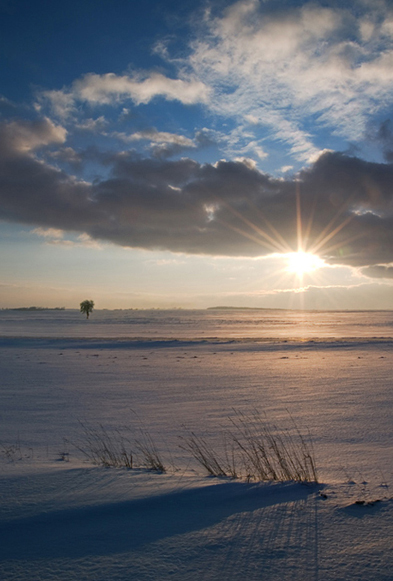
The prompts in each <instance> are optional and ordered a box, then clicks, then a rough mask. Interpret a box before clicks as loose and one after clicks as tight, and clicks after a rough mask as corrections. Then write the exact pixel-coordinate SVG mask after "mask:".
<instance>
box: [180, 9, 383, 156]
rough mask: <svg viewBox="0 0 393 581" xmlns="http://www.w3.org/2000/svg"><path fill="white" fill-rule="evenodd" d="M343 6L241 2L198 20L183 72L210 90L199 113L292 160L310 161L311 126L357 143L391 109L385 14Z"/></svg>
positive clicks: (313, 149)
mask: <svg viewBox="0 0 393 581" xmlns="http://www.w3.org/2000/svg"><path fill="white" fill-rule="evenodd" d="M351 4H353V3H350V5H349V6H348V7H346V6H345V5H344V4H339V3H337V2H330V3H329V2H328V3H324V6H319V5H318V4H316V3H313V2H310V3H305V4H304V3H302V4H301V5H300V6H286V7H285V10H283V9H282V6H281V9H280V6H279V5H277V3H276V2H273V1H265V2H259V1H258V0H243V1H240V2H237V3H235V4H232V5H231V6H229V7H227V8H226V9H225V10H224V11H223V12H222V13H221V14H219V15H218V16H217V15H216V14H214V13H212V12H211V11H207V12H206V16H205V19H204V20H203V22H202V24H201V25H200V29H199V33H198V34H197V36H196V39H195V40H194V41H193V42H192V45H191V53H190V56H189V59H188V65H189V66H190V68H191V71H192V73H193V74H194V75H195V78H198V79H200V80H201V81H202V82H203V83H204V84H206V85H208V86H209V87H211V89H212V93H211V96H210V99H209V102H208V106H209V107H210V108H211V109H212V110H213V111H214V112H215V113H217V114H220V115H226V116H231V117H233V118H236V119H240V120H244V121H247V122H248V123H251V124H253V125H255V126H256V125H258V124H259V125H260V126H264V127H267V128H268V130H269V132H270V136H271V137H272V138H274V139H277V140H279V141H281V142H283V143H286V144H287V146H288V147H289V148H290V151H291V153H292V155H293V156H295V157H296V158H297V159H298V160H303V161H308V160H309V159H310V157H311V156H313V155H315V154H316V153H318V148H316V146H315V145H314V137H313V135H312V133H311V132H310V127H313V126H315V125H316V126H318V127H319V128H321V127H322V128H330V129H331V131H333V133H334V134H335V135H339V136H341V137H344V138H346V139H348V140H351V141H357V140H361V139H362V138H363V135H364V130H365V127H366V124H367V121H368V119H369V118H370V115H373V114H375V113H376V112H377V111H378V110H383V109H384V108H385V107H386V105H387V104H391V103H392V89H393V11H392V8H391V7H390V6H389V4H387V3H383V2H382V3H380V2H378V3H362V2H356V10H355V9H353V8H354V7H353V6H351ZM329 5H330V6H329ZM311 131H312V130H311Z"/></svg>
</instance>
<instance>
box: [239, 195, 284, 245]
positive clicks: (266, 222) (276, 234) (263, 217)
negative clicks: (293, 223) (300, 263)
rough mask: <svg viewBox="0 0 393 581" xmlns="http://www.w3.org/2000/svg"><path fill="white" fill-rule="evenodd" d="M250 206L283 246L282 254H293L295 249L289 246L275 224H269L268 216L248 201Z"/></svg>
mask: <svg viewBox="0 0 393 581" xmlns="http://www.w3.org/2000/svg"><path fill="white" fill-rule="evenodd" d="M248 205H249V206H250V208H251V209H252V210H253V211H254V212H255V213H256V214H258V215H259V216H260V217H261V218H262V220H263V221H264V222H265V224H266V226H267V227H268V228H269V230H270V231H271V232H272V233H273V234H274V235H275V236H276V238H277V241H278V242H279V243H281V245H282V249H280V251H281V252H282V251H283V252H293V248H291V247H290V246H289V244H288V242H287V241H286V240H285V239H284V237H283V236H281V234H280V233H279V232H278V230H277V229H276V228H275V227H274V226H273V224H272V223H271V222H269V220H268V219H267V218H266V216H265V215H264V213H263V212H262V211H261V210H260V209H259V208H257V206H256V205H255V204H253V203H252V202H251V201H250V200H248Z"/></svg>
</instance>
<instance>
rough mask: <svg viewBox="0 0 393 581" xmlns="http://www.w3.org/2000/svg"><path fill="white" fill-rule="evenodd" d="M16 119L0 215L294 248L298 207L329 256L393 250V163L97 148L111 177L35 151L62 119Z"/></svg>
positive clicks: (141, 244) (204, 249)
mask: <svg viewBox="0 0 393 581" xmlns="http://www.w3.org/2000/svg"><path fill="white" fill-rule="evenodd" d="M10 125H11V124H8V125H7V124H6V125H3V126H1V125H0V150H1V151H5V152H7V155H4V156H1V157H0V219H3V220H5V221H9V222H19V223H25V224H31V225H34V226H35V227H38V228H40V229H41V230H38V231H36V233H37V232H39V233H41V235H45V232H48V230H46V229H48V228H49V229H55V231H57V230H61V231H66V232H71V233H75V234H76V235H81V234H83V235H87V236H89V237H90V239H94V240H106V241H111V242H113V243H115V244H119V245H122V246H129V247H134V248H145V249H160V250H169V251H174V252H184V253H192V254H207V255H223V256H265V255H268V254H271V253H273V252H282V253H285V252H288V251H290V250H296V249H297V247H298V234H299V230H298V226H297V222H298V221H297V214H296V212H297V208H300V209H301V222H302V244H303V246H304V249H305V250H313V251H314V252H316V253H317V254H318V255H319V256H321V257H322V258H324V259H325V260H326V261H327V262H328V263H330V264H345V265H349V266H356V267H367V266H373V265H381V264H390V263H391V262H393V192H392V188H391V184H392V183H393V165H390V164H377V163H370V162H365V161H363V160H361V159H359V158H356V157H349V156H346V155H344V154H340V153H332V152H325V153H324V154H323V155H321V156H320V157H319V159H318V160H317V161H316V162H315V163H314V164H313V165H312V166H311V167H308V168H306V169H303V170H302V171H301V172H299V173H298V174H297V175H296V176H294V177H291V176H290V177H288V178H287V179H286V178H283V177H281V178H274V177H272V176H271V175H269V174H265V173H262V172H261V171H259V170H258V169H257V168H256V167H255V164H253V163H250V161H249V160H247V158H245V159H239V160H237V161H220V162H218V163H215V164H214V165H212V164H201V163H198V162H196V161H193V160H191V159H187V158H183V159H179V160H173V161H168V160H165V159H154V158H142V157H140V156H138V155H137V154H136V153H135V152H132V151H129V152H120V153H113V152H108V153H105V152H98V151H95V150H90V151H89V152H88V157H89V160H90V161H92V162H93V163H95V164H104V165H105V168H106V169H105V172H106V176H107V177H105V178H101V179H96V180H95V181H94V182H93V183H87V182H85V181H83V180H78V179H76V178H75V177H74V176H72V175H69V174H67V173H66V172H64V171H60V170H59V169H56V168H54V167H52V166H51V165H48V164H46V163H45V162H44V161H42V160H41V159H37V158H35V157H34V155H33V154H32V152H31V148H32V147H33V146H34V147H36V146H37V144H38V143H40V144H47V143H49V142H51V141H53V140H54V139H58V140H60V139H62V138H63V135H64V134H63V133H62V131H61V130H60V129H59V128H58V127H57V126H54V125H53V124H51V123H50V122H48V121H47V120H43V121H42V122H37V123H35V124H32V123H29V124H27V123H22V122H20V123H16V122H15V124H13V125H11V127H12V128H13V131H11V130H10ZM22 129H23V131H22ZM22 138H23V139H22ZM80 159H83V152H81V153H80ZM43 229H44V230H43ZM49 232H53V230H49ZM52 238H53V236H52ZM55 239H56V238H55ZM57 239H58V240H59V241H60V240H62V238H61V237H60V238H59V237H58V238H57ZM79 242H81V241H79ZM370 272H377V271H375V270H374V271H371V270H370V271H369V273H370Z"/></svg>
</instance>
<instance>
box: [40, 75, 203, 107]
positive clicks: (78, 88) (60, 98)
mask: <svg viewBox="0 0 393 581" xmlns="http://www.w3.org/2000/svg"><path fill="white" fill-rule="evenodd" d="M208 95H209V88H208V87H207V86H206V85H205V84H204V83H203V82H201V81H199V80H196V79H193V78H190V79H171V78H168V77H166V76H164V75H162V74H161V73H150V74H149V75H147V76H145V77H142V76H141V75H135V76H133V77H132V76H129V75H122V76H120V75H115V74H114V73H106V74H103V75H97V74H94V73H88V74H86V75H84V76H83V77H81V78H80V79H76V80H75V81H74V82H73V83H72V85H71V87H69V88H67V87H66V88H64V89H62V90H57V91H43V92H42V93H41V94H40V95H39V102H43V101H45V100H47V101H49V102H50V104H51V106H52V109H53V111H54V112H55V113H56V115H58V116H60V117H62V118H65V117H67V116H68V115H69V114H70V113H71V112H72V111H73V110H74V107H75V103H76V102H78V101H80V102H87V103H89V104H91V105H112V104H115V103H122V102H124V101H126V100H131V101H133V102H134V103H135V105H141V104H147V103H149V102H150V101H151V100H152V99H154V98H155V97H164V98H165V99H167V100H169V101H180V102H181V103H183V104H185V105H192V104H195V103H204V102H206V101H207V99H208Z"/></svg>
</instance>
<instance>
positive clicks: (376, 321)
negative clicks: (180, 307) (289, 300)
mask: <svg viewBox="0 0 393 581" xmlns="http://www.w3.org/2000/svg"><path fill="white" fill-rule="evenodd" d="M0 346H1V350H0V369H1V388H0V420H1V422H0V578H1V579H4V580H6V581H8V580H11V579H12V580H19V579H21V580H22V579H23V580H26V581H27V580H34V579H37V580H38V579H39V580H43V579H76V580H83V579H94V580H95V579H97V580H101V579H102V580H108V579H122V580H123V579H136V580H145V579H179V580H186V579H192V580H195V579H198V580H199V579H212V580H213V579H240V578H242V577H245V578H248V579H255V580H257V579H258V580H259V579H269V580H270V579H280V580H282V579H288V580H289V579H306V580H308V579H312V580H317V579H318V580H321V581H322V580H325V579H326V580H330V579H331V580H341V579H342V580H347V579H348V580H349V579H351V580H352V579H362V580H363V579H364V580H371V579H373V580H374V579H375V580H376V581H379V580H381V579H384V580H385V579H386V580H387V579H392V572H391V571H392V566H393V559H392V550H391V539H392V536H393V535H392V533H393V519H392V517H393V500H391V499H392V497H393V492H392V485H393V456H392V452H393V421H392V420H393V390H392V379H391V378H392V377H393V351H392V347H393V313H391V312H373V313H327V312H325V313H296V312H290V311H224V310H211V311H115V312H114V311H96V312H94V313H93V315H92V316H91V318H90V319H89V321H86V320H85V319H84V318H83V316H82V315H80V314H79V313H78V312H77V311H36V312H25V311H0ZM234 410H237V411H239V412H243V413H245V414H246V415H248V416H250V417H251V416H252V415H253V414H254V411H255V410H259V412H260V413H261V414H262V415H263V416H264V417H266V418H268V419H269V420H270V421H271V422H273V423H274V424H276V425H278V426H280V427H281V426H282V427H283V428H285V427H287V426H290V425H291V421H292V420H290V417H289V414H290V415H291V416H292V418H293V419H294V420H295V421H296V424H297V426H298V427H299V429H300V430H301V431H302V432H304V433H306V432H307V430H310V433H311V435H312V439H313V442H314V448H315V455H316V460H317V465H318V468H319V478H320V481H321V483H322V484H321V485H319V486H317V485H304V484H297V483H255V482H246V481H245V480H244V481H243V480H236V481H234V480H230V479H213V478H209V477H206V476H205V475H204V472H203V469H202V467H200V466H199V465H198V464H197V463H196V462H195V461H194V460H193V459H192V458H191V456H190V454H188V453H187V452H186V451H185V450H184V449H182V448H181V447H180V446H179V444H181V442H182V440H181V437H182V436H183V437H184V435H185V434H187V433H188V431H189V430H193V431H194V432H196V433H197V434H200V435H203V437H204V438H205V439H206V440H207V441H208V442H209V443H211V445H212V446H214V447H215V448H216V449H219V448H220V444H221V442H222V433H223V432H225V430H226V429H228V428H230V427H231V418H233V417H235V414H236V412H235V411H234ZM100 425H102V426H104V428H105V429H106V430H108V431H109V433H111V434H112V433H114V430H120V433H121V434H122V435H125V436H127V437H130V438H131V439H132V438H133V437H134V436H135V437H136V438H137V437H141V434H142V433H143V432H144V431H148V433H149V434H150V436H151V438H152V440H153V441H154V442H155V445H156V446H157V448H158V450H159V452H160V454H161V456H162V458H163V461H164V464H165V465H166V467H167V472H166V473H165V474H155V473H153V472H149V471H146V470H143V469H142V470H141V469H133V470H126V469H122V468H116V469H114V468H102V467H97V466H93V465H92V464H91V463H89V462H88V461H87V460H86V458H85V457H84V456H83V454H82V453H81V452H80V450H78V447H77V446H80V447H83V446H84V445H85V440H86V426H88V427H91V428H93V429H101V428H99V426H100ZM356 501H358V502H359V501H360V502H362V501H365V502H364V504H356ZM374 501H379V502H374Z"/></svg>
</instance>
